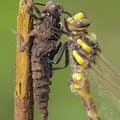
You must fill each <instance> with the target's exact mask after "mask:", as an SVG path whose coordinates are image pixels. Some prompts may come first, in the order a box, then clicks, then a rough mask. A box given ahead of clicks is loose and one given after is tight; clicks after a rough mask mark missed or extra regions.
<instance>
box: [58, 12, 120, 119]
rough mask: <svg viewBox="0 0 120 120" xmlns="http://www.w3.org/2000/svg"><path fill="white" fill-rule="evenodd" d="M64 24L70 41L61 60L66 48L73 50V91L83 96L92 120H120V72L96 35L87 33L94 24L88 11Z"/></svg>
mask: <svg viewBox="0 0 120 120" xmlns="http://www.w3.org/2000/svg"><path fill="white" fill-rule="evenodd" d="M61 14H62V13H61ZM63 18H64V16H63ZM64 22H65V28H66V30H67V31H66V33H65V31H64V33H65V34H67V35H68V36H69V40H67V41H66V42H65V43H64V44H63V47H62V49H61V51H60V54H59V56H58V58H57V60H59V61H60V59H61V57H62V55H63V52H64V50H65V49H66V47H68V46H69V47H70V48H71V49H72V56H73V62H72V78H71V79H69V80H68V82H69V85H70V88H71V90H72V92H75V93H77V94H78V95H79V96H80V98H81V100H82V101H83V103H84V107H85V109H86V112H87V116H88V119H89V120H120V74H119V73H120V71H119V70H118V69H117V68H116V67H115V66H114V65H113V64H112V62H111V61H110V60H108V59H107V58H106V57H105V56H104V55H103V54H102V53H101V50H100V48H99V46H98V42H97V41H96V36H95V34H90V33H88V31H87V30H86V29H87V27H88V26H89V25H90V24H91V21H90V20H89V19H87V16H86V15H85V13H84V12H79V13H77V14H75V15H74V16H73V17H70V18H68V19H67V20H66V19H65V18H64ZM56 31H59V32H63V31H60V30H57V29H56ZM66 58H69V56H66Z"/></svg>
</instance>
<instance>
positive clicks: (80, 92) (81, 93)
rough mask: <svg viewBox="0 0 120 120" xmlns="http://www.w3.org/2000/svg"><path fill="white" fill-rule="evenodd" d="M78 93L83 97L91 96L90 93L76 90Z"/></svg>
mask: <svg viewBox="0 0 120 120" xmlns="http://www.w3.org/2000/svg"><path fill="white" fill-rule="evenodd" d="M78 93H79V94H80V95H81V96H83V97H85V98H92V96H91V95H90V94H85V93H84V92H82V91H78Z"/></svg>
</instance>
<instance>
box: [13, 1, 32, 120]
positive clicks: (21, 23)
mask: <svg viewBox="0 0 120 120" xmlns="http://www.w3.org/2000/svg"><path fill="white" fill-rule="evenodd" d="M27 1H28V0H27ZM31 29H32V20H31V18H30V16H29V14H27V13H26V11H25V6H24V3H23V0H20V3H19V14H18V17H17V32H18V33H19V34H21V35H22V36H23V37H24V39H26V36H27V35H28V33H29V32H30V31H31ZM22 42H23V41H22ZM28 51H29V45H28V47H27V49H26V50H25V51H24V52H20V51H19V50H18V46H17V48H16V80H15V91H14V101H15V108H14V118H15V120H33V87H32V86H33V85H32V78H31V71H30V57H29V56H28V54H27V53H28Z"/></svg>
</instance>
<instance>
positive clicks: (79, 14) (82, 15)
mask: <svg viewBox="0 0 120 120" xmlns="http://www.w3.org/2000/svg"><path fill="white" fill-rule="evenodd" d="M83 17H84V14H83V13H82V12H79V13H77V14H76V15H75V16H74V20H78V19H81V18H83Z"/></svg>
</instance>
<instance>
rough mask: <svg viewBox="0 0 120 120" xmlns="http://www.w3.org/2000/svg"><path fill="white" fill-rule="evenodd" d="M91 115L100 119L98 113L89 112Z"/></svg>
mask: <svg viewBox="0 0 120 120" xmlns="http://www.w3.org/2000/svg"><path fill="white" fill-rule="evenodd" d="M89 114H90V116H94V117H99V114H98V113H96V114H93V113H92V111H89Z"/></svg>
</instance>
